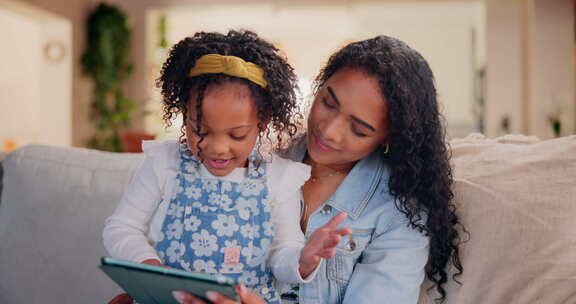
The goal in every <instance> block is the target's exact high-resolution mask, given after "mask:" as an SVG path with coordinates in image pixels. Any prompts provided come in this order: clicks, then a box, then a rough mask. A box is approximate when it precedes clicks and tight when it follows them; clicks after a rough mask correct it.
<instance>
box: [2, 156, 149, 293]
mask: <svg viewBox="0 0 576 304" xmlns="http://www.w3.org/2000/svg"><path fill="white" fill-rule="evenodd" d="M142 159H143V155H139V154H116V153H107V152H99V151H91V150H86V149H78V148H59V147H48V146H37V145H36V146H26V147H23V148H21V149H19V150H17V151H15V152H13V153H11V154H9V155H8V157H7V158H6V159H5V160H4V161H3V166H4V191H3V193H2V199H1V201H2V205H0V303H11V304H18V303H106V302H107V301H108V300H110V298H111V297H112V296H113V295H115V294H117V293H119V292H120V289H118V288H117V287H116V285H115V284H114V282H113V281H111V280H110V279H108V278H107V277H106V276H105V275H104V274H103V273H102V272H101V271H100V270H99V269H98V268H97V267H96V266H97V265H98V264H99V258H100V257H101V256H104V255H106V252H105V249H104V247H103V245H102V240H101V235H102V228H103V224H104V219H105V218H106V217H107V216H109V215H110V214H112V212H113V211H114V208H115V206H116V205H117V203H118V201H119V198H120V196H121V194H122V192H123V190H124V187H125V186H126V185H127V183H128V182H129V180H130V178H131V176H132V174H133V172H134V170H135V168H136V167H137V166H138V165H139V164H140V162H141V161H142Z"/></svg>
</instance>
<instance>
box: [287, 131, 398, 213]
mask: <svg viewBox="0 0 576 304" xmlns="http://www.w3.org/2000/svg"><path fill="white" fill-rule="evenodd" d="M381 154H382V151H380V149H376V150H375V151H373V152H372V153H370V154H369V155H368V156H366V157H365V158H363V159H361V160H359V161H358V162H357V163H356V165H354V167H353V168H352V170H351V171H350V172H349V173H348V175H347V176H346V178H344V181H342V183H341V184H340V186H339V187H338V189H336V192H335V193H334V194H333V195H332V196H331V197H330V198H329V199H328V201H326V204H328V205H330V206H332V207H334V208H336V209H337V210H338V211H342V212H346V213H347V214H348V216H349V217H350V218H352V219H354V220H355V219H357V218H358V217H359V216H360V215H361V214H362V212H363V211H364V209H365V208H366V206H367V205H368V202H369V201H370V199H371V198H372V196H373V195H374V193H375V192H376V189H377V188H378V185H379V184H380V183H388V174H384V173H385V170H387V168H386V166H385V165H384V160H383V158H382V156H381ZM305 155H306V136H302V137H300V138H298V139H296V140H295V143H294V145H293V146H292V148H291V149H289V150H288V151H287V154H286V156H287V157H289V158H291V159H293V160H296V161H299V162H302V161H303V160H304V156H305Z"/></svg>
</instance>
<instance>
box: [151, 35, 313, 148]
mask: <svg viewBox="0 0 576 304" xmlns="http://www.w3.org/2000/svg"><path fill="white" fill-rule="evenodd" d="M207 54H220V55H226V56H236V57H240V58H242V59H243V60H245V61H247V62H251V63H254V64H256V65H258V66H259V67H261V68H262V69H263V70H264V78H265V79H266V81H267V82H268V85H267V87H266V88H265V89H264V88H262V87H260V86H258V85H257V84H255V83H253V82H251V81H250V80H247V79H244V78H238V77H234V76H228V75H226V74H204V75H199V76H196V77H189V76H188V74H189V72H190V69H191V68H192V67H193V66H194V64H195V63H196V60H198V58H200V57H202V56H204V55H207ZM232 81H234V82H240V83H243V84H245V85H247V86H248V87H249V88H250V91H251V94H252V97H253V98H254V101H255V102H256V108H257V115H258V120H259V122H260V123H259V124H258V128H259V130H260V137H259V140H261V139H262V138H263V137H266V138H268V140H269V141H270V142H271V141H272V140H270V135H271V134H273V132H272V131H271V130H270V128H268V127H269V126H271V127H272V129H273V131H275V135H276V138H275V139H276V142H277V145H278V147H281V146H282V144H283V139H286V137H288V138H292V137H293V136H294V135H295V134H296V132H297V131H298V127H299V126H300V124H301V123H300V120H301V118H302V115H301V114H300V113H299V112H298V107H297V100H296V92H295V90H296V89H297V85H296V75H295V74H294V70H293V68H292V67H291V66H290V65H289V64H288V63H287V62H286V59H285V58H283V57H282V56H280V55H279V52H278V49H277V48H276V47H274V46H273V45H272V44H270V43H268V42H267V41H265V40H263V39H261V38H260V37H258V35H257V34H256V33H254V32H251V31H244V30H241V31H235V30H231V31H229V32H228V33H227V34H226V35H224V34H220V33H216V32H198V33H196V34H194V36H192V37H187V38H184V39H183V40H181V41H180V42H178V43H177V44H176V45H174V47H173V48H172V50H171V51H170V54H169V56H168V59H167V60H166V62H165V63H164V65H163V66H162V70H161V72H160V78H158V79H157V81H156V85H157V86H158V87H159V88H160V89H161V93H162V102H163V111H164V114H163V120H164V123H165V124H166V126H167V127H169V126H171V125H172V121H173V120H174V119H175V118H176V117H177V116H178V115H179V114H180V113H181V114H182V116H183V121H184V124H183V125H182V128H181V136H180V140H181V141H184V138H185V132H186V129H185V124H186V122H187V105H188V102H189V101H190V98H191V91H192V90H194V91H195V93H196V94H197V95H196V96H197V100H196V105H195V106H196V116H197V117H196V124H197V125H196V128H195V130H196V135H197V136H199V137H200V141H202V139H203V138H202V136H201V134H200V129H201V128H200V126H201V124H202V111H201V109H202V100H203V99H204V94H205V92H206V89H207V88H208V87H209V86H212V85H220V84H223V83H226V82H232Z"/></svg>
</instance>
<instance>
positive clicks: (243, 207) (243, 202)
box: [236, 197, 260, 220]
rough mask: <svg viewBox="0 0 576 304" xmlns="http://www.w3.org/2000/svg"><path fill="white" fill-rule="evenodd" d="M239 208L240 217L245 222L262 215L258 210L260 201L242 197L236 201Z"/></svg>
mask: <svg viewBox="0 0 576 304" xmlns="http://www.w3.org/2000/svg"><path fill="white" fill-rule="evenodd" d="M236 206H237V208H238V216H240V218H241V219H243V220H248V219H249V218H250V217H251V216H256V215H258V214H260V210H259V209H258V201H257V200H256V199H254V198H249V199H245V198H243V197H240V198H238V199H237V200H236Z"/></svg>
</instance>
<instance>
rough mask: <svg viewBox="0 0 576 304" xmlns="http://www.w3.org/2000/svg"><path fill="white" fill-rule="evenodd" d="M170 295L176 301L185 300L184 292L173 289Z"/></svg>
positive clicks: (182, 301)
mask: <svg viewBox="0 0 576 304" xmlns="http://www.w3.org/2000/svg"><path fill="white" fill-rule="evenodd" d="M172 296H173V297H174V299H176V301H178V303H184V300H186V294H185V293H183V292H182V291H177V290H175V291H173V292H172Z"/></svg>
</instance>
